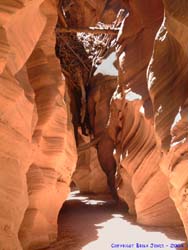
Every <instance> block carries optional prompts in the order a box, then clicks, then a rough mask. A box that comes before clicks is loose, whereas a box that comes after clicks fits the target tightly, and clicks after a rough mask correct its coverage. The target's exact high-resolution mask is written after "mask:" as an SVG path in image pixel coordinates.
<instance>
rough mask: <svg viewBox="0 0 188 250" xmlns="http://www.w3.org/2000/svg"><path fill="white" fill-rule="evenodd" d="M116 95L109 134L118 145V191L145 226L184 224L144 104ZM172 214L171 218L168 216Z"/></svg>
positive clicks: (115, 155)
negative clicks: (163, 169) (174, 200)
mask: <svg viewBox="0 0 188 250" xmlns="http://www.w3.org/2000/svg"><path fill="white" fill-rule="evenodd" d="M118 91H119V89H117V91H116V92H115V93H114V96H113V98H112V103H111V116H110V118H111V119H110V124H109V126H108V131H109V134H110V136H111V137H112V139H113V141H114V143H115V153H114V157H115V159H116V162H117V173H118V175H117V178H116V183H117V190H118V194H119V196H120V198H121V199H123V200H125V201H126V202H127V204H128V206H129V213H131V214H134V213H135V214H136V215H137V221H138V223H140V224H144V225H153V226H170V225H171V226H172V225H177V224H181V221H180V218H179V216H178V213H177V211H176V209H175V206H174V203H173V201H172V200H171V198H170V197H169V191H168V185H167V179H166V177H165V176H164V174H163V173H162V172H161V170H160V166H159V162H160V159H161V154H160V150H159V149H158V147H157V144H156V140H155V134H154V129H153V125H152V123H151V121H150V120H147V119H146V118H145V116H144V114H143V110H144V109H143V106H142V101H140V100H138V99H137V98H135V99H134V100H131V101H130V100H129V95H130V93H128V94H127V93H126V92H124V93H120V92H118ZM169 212H170V214H171V215H170V216H169Z"/></svg>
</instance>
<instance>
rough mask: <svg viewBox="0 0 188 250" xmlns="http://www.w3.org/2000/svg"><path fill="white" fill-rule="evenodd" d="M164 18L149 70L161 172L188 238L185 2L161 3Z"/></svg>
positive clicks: (187, 21)
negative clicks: (163, 9) (165, 179)
mask: <svg viewBox="0 0 188 250" xmlns="http://www.w3.org/2000/svg"><path fill="white" fill-rule="evenodd" d="M164 7H165V18H164V21H163V24H162V26H161V28H160V30H159V32H158V34H157V36H156V41H155V47H154V53H153V57H152V59H151V62H150V66H149V69H148V86H149V88H150V95H151V97H152V102H153V107H154V113H155V128H156V129H155V131H156V135H157V141H158V146H159V147H160V148H161V151H162V159H161V162H160V166H161V169H162V171H163V173H165V175H166V177H167V182H168V186H169V190H170V196H171V198H172V199H173V201H174V203H175V205H176V208H177V210H178V212H179V214H180V217H181V219H182V221H183V223H184V227H185V230H186V234H187V236H188V212H187V211H188V210H187V204H188V203H187V186H188V175H187V162H188V157H187V146H188V144H187V97H188V94H187V93H188V91H187V90H188V85H187V81H188V68H187V65H188V45H187V40H188V2H187V1H178V0H176V1H169V0H164Z"/></svg>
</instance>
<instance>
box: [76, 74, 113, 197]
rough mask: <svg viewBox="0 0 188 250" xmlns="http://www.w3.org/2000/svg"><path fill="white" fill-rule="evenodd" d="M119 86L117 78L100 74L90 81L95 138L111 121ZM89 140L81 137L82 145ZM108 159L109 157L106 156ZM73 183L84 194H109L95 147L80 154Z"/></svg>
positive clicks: (90, 105)
mask: <svg viewBox="0 0 188 250" xmlns="http://www.w3.org/2000/svg"><path fill="white" fill-rule="evenodd" d="M116 85H117V78H116V76H110V75H103V74H102V73H98V74H97V75H96V76H94V77H93V78H92V79H91V80H90V90H89V92H88V111H89V116H90V124H91V128H92V130H93V133H94V135H95V136H98V135H100V134H104V133H105V129H106V126H107V123H108V120H109V112H110V100H111V97H112V95H113V92H114V91H115V88H116ZM88 140H89V138H88V137H84V136H80V138H79V142H80V144H81V145H82V144H86V143H88ZM106 157H108V156H106ZM73 181H74V182H75V183H76V185H77V187H78V188H79V189H80V190H81V191H82V192H92V193H105V192H109V188H108V186H107V180H106V175H105V173H104V172H103V171H102V169H101V166H100V163H99V160H98V157H97V150H96V148H95V147H91V148H88V149H86V150H83V151H81V152H79V154H78V162H77V167H76V171H75V173H74V175H73Z"/></svg>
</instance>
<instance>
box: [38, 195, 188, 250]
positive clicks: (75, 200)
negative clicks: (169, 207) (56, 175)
mask: <svg viewBox="0 0 188 250" xmlns="http://www.w3.org/2000/svg"><path fill="white" fill-rule="evenodd" d="M58 227H59V230H58V231H59V233H58V240H57V241H56V242H55V243H53V244H52V245H51V246H50V247H48V248H45V249H43V250H108V249H109V250H110V249H133V250H136V249H142V250H143V249H165V250H168V249H174V250H183V249H186V248H183V247H181V244H182V243H183V242H184V241H185V240H186V236H185V233H184V229H183V227H182V226H179V227H173V228H172V227H165V228H162V227H145V226H139V225H138V224H137V223H136V220H135V217H134V216H131V215H129V214H128V213H125V212H124V209H123V208H121V207H117V206H116V205H115V203H114V202H113V201H112V200H110V196H108V195H106V194H105V195H103V194H100V195H92V194H85V195H82V194H80V192H79V191H72V192H71V194H70V195H69V197H68V199H67V201H66V202H65V203H64V205H63V208H62V209H61V211H60V214H59V219H58ZM152 243H153V247H151V246H152V245H151V244H152ZM140 244H142V246H141V245H140ZM147 245H149V247H147ZM163 246H164V247H163ZM175 246H176V247H175Z"/></svg>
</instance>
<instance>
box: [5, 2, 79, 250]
mask: <svg viewBox="0 0 188 250" xmlns="http://www.w3.org/2000/svg"><path fill="white" fill-rule="evenodd" d="M0 10H1V16H0V55H1V59H0V89H1V91H0V103H1V112H0V127H1V128H0V133H1V142H0V161H1V170H0V176H1V177H0V178H1V181H0V193H1V201H0V207H1V211H0V225H1V227H0V248H1V249H6V250H13V249H15V250H16V249H17V250H18V249H21V244H20V241H19V240H18V232H19V239H20V240H21V243H22V246H23V247H24V249H27V248H29V249H31V248H32V249H34V248H36V247H37V248H38V247H39V246H40V247H43V246H44V245H48V244H49V243H50V242H51V241H53V240H54V239H55V237H56V231H57V230H56V229H57V228H56V224H57V215H58V212H59V209H60V208H61V206H62V203H63V201H64V200H65V198H66V195H67V193H68V191H69V188H68V186H69V183H70V180H71V175H72V172H73V170H74V168H75V164H76V158H77V157H76V146H75V142H74V137H73V128H72V124H71V122H70V121H71V117H70V112H69V108H68V107H69V99H68V96H67V94H66V90H65V81H64V80H63V79H62V78H61V71H60V67H59V63H58V61H57V59H56V57H55V55H54V46H55V34H54V27H55V24H56V21H57V20H56V19H57V13H56V1H53V0H46V1H44V0H40V1H38V0H32V1H26V0H22V1H14V4H12V2H11V1H3V2H0ZM26 175H27V178H26Z"/></svg>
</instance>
